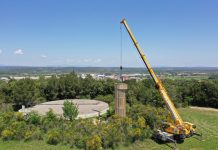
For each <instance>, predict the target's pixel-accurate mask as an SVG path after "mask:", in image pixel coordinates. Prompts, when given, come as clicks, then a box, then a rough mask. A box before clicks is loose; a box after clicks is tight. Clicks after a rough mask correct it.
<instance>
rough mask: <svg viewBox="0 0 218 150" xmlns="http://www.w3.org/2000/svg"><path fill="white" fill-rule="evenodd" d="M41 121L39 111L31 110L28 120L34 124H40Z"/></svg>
mask: <svg viewBox="0 0 218 150" xmlns="http://www.w3.org/2000/svg"><path fill="white" fill-rule="evenodd" d="M40 121H41V117H40V115H39V114H38V113H37V112H34V111H32V112H30V113H29V114H28V117H27V122H29V123H30V124H34V125H39V124H40Z"/></svg>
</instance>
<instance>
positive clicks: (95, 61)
mask: <svg viewBox="0 0 218 150" xmlns="http://www.w3.org/2000/svg"><path fill="white" fill-rule="evenodd" d="M101 61H102V60H101V59H100V58H98V59H96V60H94V63H100V62H101Z"/></svg>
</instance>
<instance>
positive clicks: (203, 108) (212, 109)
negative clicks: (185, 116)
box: [190, 106, 218, 112]
mask: <svg viewBox="0 0 218 150" xmlns="http://www.w3.org/2000/svg"><path fill="white" fill-rule="evenodd" d="M190 108H192V109H197V110H205V111H215V112H218V109H216V108H208V107H195V106H191V107H190Z"/></svg>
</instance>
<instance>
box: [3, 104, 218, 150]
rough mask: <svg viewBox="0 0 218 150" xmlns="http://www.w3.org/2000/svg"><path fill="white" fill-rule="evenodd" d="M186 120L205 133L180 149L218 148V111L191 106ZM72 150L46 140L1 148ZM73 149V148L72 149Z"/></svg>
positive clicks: (132, 148) (147, 146)
mask: <svg viewBox="0 0 218 150" xmlns="http://www.w3.org/2000/svg"><path fill="white" fill-rule="evenodd" d="M179 112H180V114H181V116H182V117H183V119H184V120H185V121H189V122H192V123H194V124H196V125H197V129H198V132H200V133H202V134H203V140H204V141H199V140H197V139H196V137H191V138H188V139H186V140H185V142H184V143H180V144H178V148H179V149H180V150H216V149H217V150H218V112H212V111H201V110H195V109H190V108H182V109H179ZM172 146H173V144H172V143H169V144H157V143H156V142H154V141H153V140H151V139H147V140H145V141H140V142H137V143H135V144H132V145H129V146H128V147H125V146H121V147H119V148H117V149H118V150H168V149H171V148H170V147H172ZM42 149H43V150H70V149H71V148H70V147H69V146H68V145H56V146H52V145H48V144H46V143H45V142H44V141H31V142H23V141H21V142H19V141H9V142H4V141H0V150H42ZM71 150H72V149H71Z"/></svg>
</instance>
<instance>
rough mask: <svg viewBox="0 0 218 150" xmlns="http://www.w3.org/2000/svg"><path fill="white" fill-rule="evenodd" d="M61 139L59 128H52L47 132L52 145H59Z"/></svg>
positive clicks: (48, 141) (49, 142) (48, 140)
mask: <svg viewBox="0 0 218 150" xmlns="http://www.w3.org/2000/svg"><path fill="white" fill-rule="evenodd" d="M60 140H61V135H60V132H58V131H57V130H50V131H48V133H47V143H48V144H51V145H57V144H58V143H59V142H60Z"/></svg>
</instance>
